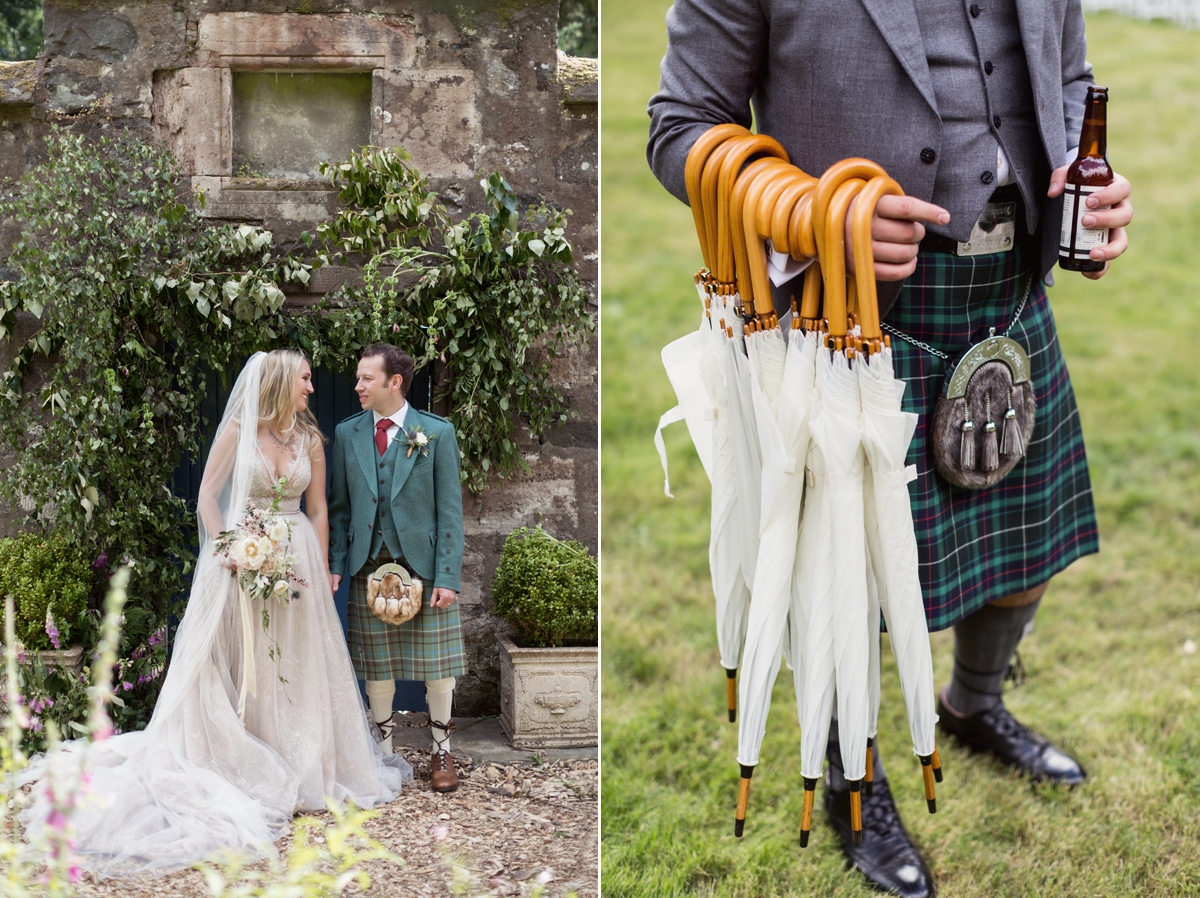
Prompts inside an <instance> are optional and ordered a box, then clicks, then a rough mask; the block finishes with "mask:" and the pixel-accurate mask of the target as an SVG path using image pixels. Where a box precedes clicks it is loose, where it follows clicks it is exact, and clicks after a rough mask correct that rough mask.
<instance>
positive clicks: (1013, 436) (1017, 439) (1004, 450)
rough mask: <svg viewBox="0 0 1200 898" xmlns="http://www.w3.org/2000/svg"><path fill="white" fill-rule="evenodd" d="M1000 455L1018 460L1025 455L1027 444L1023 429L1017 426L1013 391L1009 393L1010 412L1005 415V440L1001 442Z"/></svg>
mask: <svg viewBox="0 0 1200 898" xmlns="http://www.w3.org/2000/svg"><path fill="white" fill-rule="evenodd" d="M1000 454H1001V455H1009V456H1012V455H1015V456H1017V457H1018V458H1020V457H1021V456H1022V455H1024V454H1025V442H1024V440H1023V439H1022V438H1021V428H1020V427H1018V426H1017V410H1016V409H1015V408H1013V404H1012V390H1009V391H1008V411H1006V412H1005V413H1004V438H1003V439H1002V440H1001V441H1000Z"/></svg>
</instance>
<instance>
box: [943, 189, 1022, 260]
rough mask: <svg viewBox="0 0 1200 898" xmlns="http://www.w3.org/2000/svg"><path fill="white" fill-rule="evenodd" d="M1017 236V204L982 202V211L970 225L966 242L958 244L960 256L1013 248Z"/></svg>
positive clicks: (1001, 251)
mask: <svg viewBox="0 0 1200 898" xmlns="http://www.w3.org/2000/svg"><path fill="white" fill-rule="evenodd" d="M1016 236H1017V204H1016V203H1014V202H1008V203H984V206H983V211H982V212H981V213H979V218H978V219H976V220H975V224H974V225H972V226H971V236H970V237H969V238H968V239H967V241H966V243H962V242H960V243H959V244H958V253H957V254H958V255H960V256H983V255H986V254H988V253H1006V252H1008V251H1009V250H1010V249H1012V248H1013V244H1014V243H1015V240H1016Z"/></svg>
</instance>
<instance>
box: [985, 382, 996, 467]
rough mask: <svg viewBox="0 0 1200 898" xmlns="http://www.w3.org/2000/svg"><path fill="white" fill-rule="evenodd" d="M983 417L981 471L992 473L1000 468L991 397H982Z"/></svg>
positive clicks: (989, 395)
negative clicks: (984, 422) (985, 420)
mask: <svg viewBox="0 0 1200 898" xmlns="http://www.w3.org/2000/svg"><path fill="white" fill-rule="evenodd" d="M984 408H985V412H984V416H985V417H986V419H987V423H986V424H985V425H984V426H983V469H984V470H985V471H994V470H996V469H997V468H998V467H1000V452H999V450H998V448H997V446H996V439H997V437H996V422H995V421H993V420H992V397H991V394H988V395H987V396H985V397H984Z"/></svg>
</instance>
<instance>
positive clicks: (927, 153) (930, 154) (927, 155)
mask: <svg viewBox="0 0 1200 898" xmlns="http://www.w3.org/2000/svg"><path fill="white" fill-rule="evenodd" d="M935 159H937V151H936V150H935V149H934V148H933V147H926V148H925V149H923V150H921V161H922V162H924V163H925V164H926V165H932V164H933V161H934V160H935Z"/></svg>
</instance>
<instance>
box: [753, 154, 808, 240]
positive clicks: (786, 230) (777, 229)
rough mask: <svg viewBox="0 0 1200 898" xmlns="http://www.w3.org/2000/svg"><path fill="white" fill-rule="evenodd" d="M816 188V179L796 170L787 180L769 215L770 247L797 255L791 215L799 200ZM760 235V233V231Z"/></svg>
mask: <svg viewBox="0 0 1200 898" xmlns="http://www.w3.org/2000/svg"><path fill="white" fill-rule="evenodd" d="M816 186H817V179H816V178H813V177H810V176H809V175H806V174H804V172H802V171H800V169H796V173H795V174H793V175H792V176H791V177H790V178H789V179H788V180H787V183H786V185H785V186H784V189H783V192H782V193H781V194H779V199H778V200H776V201H775V208H774V211H773V212H772V213H771V224H770V235H771V245H772V246H774V247H775V249H776V250H777V251H778V252H781V253H788V254H789V255H793V256H794V255H798V253H797V252H796V250H795V245H794V242H793V239H792V234H791V227H790V225H791V220H792V215H793V214H794V212H795V207H796V203H797V202H799V200H800V198H801V197H803V196H806V195H808V194H810V193H812V191H813V188H815V187H816ZM760 233H762V232H761V231H760Z"/></svg>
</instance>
